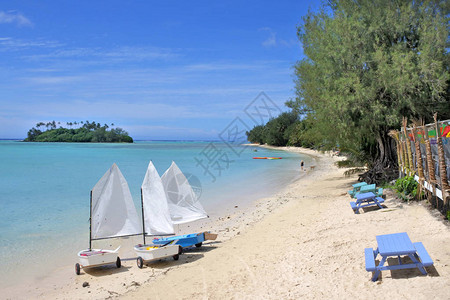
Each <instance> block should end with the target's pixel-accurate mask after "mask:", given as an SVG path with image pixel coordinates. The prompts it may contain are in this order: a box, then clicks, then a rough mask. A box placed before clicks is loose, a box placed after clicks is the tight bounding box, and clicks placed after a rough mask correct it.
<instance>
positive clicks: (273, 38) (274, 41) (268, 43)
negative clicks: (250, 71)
mask: <svg viewBox="0 0 450 300" xmlns="http://www.w3.org/2000/svg"><path fill="white" fill-rule="evenodd" d="M259 31H264V32H267V33H268V34H269V36H268V37H267V38H266V39H265V40H264V41H263V42H262V45H263V46H264V47H277V46H283V47H291V46H294V45H297V44H299V42H298V41H296V40H295V39H289V40H285V39H281V38H279V37H277V33H276V32H275V31H273V30H272V28H269V27H263V28H260V29H259Z"/></svg>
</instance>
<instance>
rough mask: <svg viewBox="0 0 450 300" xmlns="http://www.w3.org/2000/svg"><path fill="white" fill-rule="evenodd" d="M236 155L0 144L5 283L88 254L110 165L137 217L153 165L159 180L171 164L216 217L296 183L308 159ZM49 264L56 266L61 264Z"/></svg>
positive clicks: (143, 145) (173, 146)
mask: <svg viewBox="0 0 450 300" xmlns="http://www.w3.org/2000/svg"><path fill="white" fill-rule="evenodd" d="M233 150H236V149H230V148H228V147H227V146H226V145H224V144H221V143H215V142H214V143H211V142H180V141H177V142H174V141H164V142H160V141H151V142H136V143H134V144H68V143H23V142H18V141H0V191H1V192H0V211H1V217H0V270H2V272H0V273H1V277H0V281H1V282H3V284H6V283H8V284H10V283H11V282H10V281H11V278H15V276H14V274H15V273H18V272H22V271H23V270H24V269H27V268H28V269H34V268H40V267H41V266H42V265H43V264H44V263H45V261H47V262H48V259H52V258H54V257H69V256H71V255H72V256H74V255H75V254H76V253H77V252H78V251H79V250H81V249H84V248H86V247H87V245H88V232H89V193H90V190H91V188H92V187H93V186H94V185H95V184H96V182H97V181H98V180H99V179H100V178H101V177H102V176H103V174H104V173H105V172H106V171H107V170H108V169H109V168H110V167H111V165H112V164H113V163H116V164H117V165H118V166H119V168H120V170H121V171H122V173H123V175H124V176H125V178H126V179H127V181H128V185H129V187H130V190H131V194H132V196H133V199H134V201H135V203H136V207H137V209H138V211H140V185H141V183H142V180H143V177H144V174H145V171H146V168H147V165H148V162H149V160H152V161H153V163H154V165H155V166H156V168H157V170H158V172H159V173H160V175H162V174H163V173H164V171H165V170H166V169H167V168H168V167H169V166H170V164H171V162H172V160H173V161H175V162H176V163H177V165H178V166H179V167H180V169H181V170H182V171H183V172H184V173H185V174H186V175H187V176H188V177H189V180H190V181H191V183H192V184H193V185H194V186H195V188H196V190H197V192H198V194H199V195H200V200H201V202H202V204H203V206H204V207H205V210H206V211H207V212H208V213H209V214H210V215H219V214H220V212H221V210H222V209H223V208H224V207H227V205H235V204H239V203H243V202H245V201H247V202H248V201H252V200H254V199H255V198H259V197H263V196H267V195H268V194H271V193H274V192H276V191H277V190H279V189H280V188H282V187H283V186H285V185H286V184H287V183H289V182H291V181H293V180H294V179H296V178H298V176H299V173H300V172H299V161H300V160H305V161H306V162H308V161H309V160H310V159H309V158H308V157H303V156H300V155H298V154H293V153H288V152H283V151H276V150H268V149H261V148H258V149H257V152H255V150H256V148H254V147H247V148H245V150H243V152H240V151H241V150H242V149H237V150H238V151H236V152H234V151H233ZM253 156H277V157H283V159H281V160H256V159H252V157H253ZM238 202H239V203H238ZM52 263H53V264H55V265H54V266H53V267H55V268H56V267H58V260H54V262H52ZM66 263H70V264H72V262H66ZM47 265H48V263H47ZM8 278H9V279H10V280H6V279H8Z"/></svg>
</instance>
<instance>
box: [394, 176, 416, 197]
mask: <svg viewBox="0 0 450 300" xmlns="http://www.w3.org/2000/svg"><path fill="white" fill-rule="evenodd" d="M418 186H419V185H418V183H417V181H416V180H414V176H405V177H403V178H399V179H397V181H396V182H395V185H394V189H395V190H396V191H397V194H398V195H399V196H400V198H402V199H403V200H405V201H409V200H412V199H414V198H416V196H417V188H418Z"/></svg>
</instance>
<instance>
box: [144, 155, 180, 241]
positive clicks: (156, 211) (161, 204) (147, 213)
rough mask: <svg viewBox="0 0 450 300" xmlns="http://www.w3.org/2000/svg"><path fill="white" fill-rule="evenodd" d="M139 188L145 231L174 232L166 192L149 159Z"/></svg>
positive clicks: (153, 233) (157, 233) (156, 233)
mask: <svg viewBox="0 0 450 300" xmlns="http://www.w3.org/2000/svg"><path fill="white" fill-rule="evenodd" d="M141 188H142V205H143V209H144V224H145V232H146V233H147V234H148V235H162V234H174V230H173V225H172V221H171V219H170V214H169V206H168V204H167V197H166V192H165V191H164V187H163V184H162V181H161V178H160V177H159V174H158V171H156V168H155V166H154V165H153V163H152V162H151V161H150V163H149V164H148V168H147V172H146V173H145V178H144V181H143V182H142V187H141Z"/></svg>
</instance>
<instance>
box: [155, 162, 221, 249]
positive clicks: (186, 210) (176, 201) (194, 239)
mask: <svg viewBox="0 0 450 300" xmlns="http://www.w3.org/2000/svg"><path fill="white" fill-rule="evenodd" d="M161 181H162V183H163V185H164V190H165V193H166V196H167V201H168V207H169V212H170V218H171V220H172V224H184V223H188V222H193V221H196V220H200V219H203V218H207V217H208V215H207V214H206V212H205V210H204V209H203V206H202V205H201V203H200V201H199V199H198V197H197V195H196V194H195V192H194V190H193V189H192V186H191V185H190V184H189V181H188V180H187V178H186V176H184V174H183V172H181V170H180V168H178V166H177V165H176V164H175V162H172V164H171V165H170V167H169V169H167V171H166V172H165V173H164V174H163V176H161ZM216 238H217V234H213V233H210V232H199V233H191V234H185V235H178V236H172V237H164V238H155V239H154V240H153V243H154V244H165V243H169V242H175V244H178V245H180V246H181V247H183V248H186V247H191V246H194V245H195V246H196V247H201V246H202V243H203V242H204V241H205V240H215V239H216Z"/></svg>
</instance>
